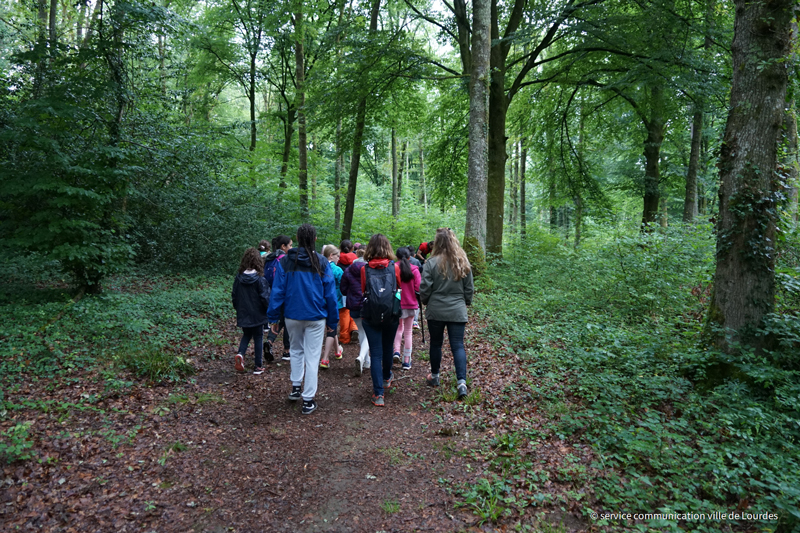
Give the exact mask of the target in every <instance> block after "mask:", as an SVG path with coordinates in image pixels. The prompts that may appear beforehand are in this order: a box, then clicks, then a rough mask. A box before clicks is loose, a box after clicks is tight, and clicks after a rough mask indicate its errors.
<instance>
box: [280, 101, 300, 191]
mask: <svg viewBox="0 0 800 533" xmlns="http://www.w3.org/2000/svg"><path fill="white" fill-rule="evenodd" d="M295 116H296V111H295V107H294V104H290V105H289V106H288V108H287V109H286V121H285V122H284V123H283V159H282V162H281V181H280V187H281V188H282V189H285V188H286V173H287V172H288V171H289V156H290V155H291V154H292V137H293V136H294V121H295Z"/></svg>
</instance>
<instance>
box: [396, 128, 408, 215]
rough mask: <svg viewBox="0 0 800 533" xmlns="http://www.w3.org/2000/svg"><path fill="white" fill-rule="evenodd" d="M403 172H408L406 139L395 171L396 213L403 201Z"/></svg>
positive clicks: (398, 211) (398, 212)
mask: <svg viewBox="0 0 800 533" xmlns="http://www.w3.org/2000/svg"><path fill="white" fill-rule="evenodd" d="M403 174H406V175H407V174H408V141H403V147H402V148H401V149H400V170H398V172H397V214H398V215H399V214H400V206H401V205H402V202H403Z"/></svg>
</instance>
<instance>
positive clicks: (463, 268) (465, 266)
mask: <svg viewBox="0 0 800 533" xmlns="http://www.w3.org/2000/svg"><path fill="white" fill-rule="evenodd" d="M436 256H441V259H440V260H439V272H441V274H442V276H444V277H446V278H452V279H454V280H455V281H458V280H460V279H463V278H465V277H467V275H468V274H469V273H470V271H471V270H472V266H471V265H470V264H469V259H467V254H466V253H465V252H464V250H463V249H462V248H461V245H460V244H459V243H458V239H457V238H456V234H455V233H453V230H451V229H450V228H439V229H437V230H436V238H435V239H434V240H433V252H431V257H432V258H433V257H436Z"/></svg>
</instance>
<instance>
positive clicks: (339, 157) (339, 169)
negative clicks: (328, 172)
mask: <svg viewBox="0 0 800 533" xmlns="http://www.w3.org/2000/svg"><path fill="white" fill-rule="evenodd" d="M343 172H344V154H343V153H342V119H341V118H340V119H339V120H338V121H336V165H335V167H334V169H333V230H334V231H339V227H340V225H341V223H342V213H341V211H342V192H341V188H342V173H343Z"/></svg>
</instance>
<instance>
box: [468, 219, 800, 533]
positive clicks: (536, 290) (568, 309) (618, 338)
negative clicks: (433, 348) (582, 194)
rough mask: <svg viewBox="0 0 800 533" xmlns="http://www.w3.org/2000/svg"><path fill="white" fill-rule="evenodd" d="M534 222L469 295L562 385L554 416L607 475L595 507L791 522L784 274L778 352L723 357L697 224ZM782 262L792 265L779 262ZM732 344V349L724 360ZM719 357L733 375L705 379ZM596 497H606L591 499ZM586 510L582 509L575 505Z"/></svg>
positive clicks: (542, 394) (794, 497)
mask: <svg viewBox="0 0 800 533" xmlns="http://www.w3.org/2000/svg"><path fill="white" fill-rule="evenodd" d="M531 233H533V235H532V236H531V237H530V238H529V239H528V240H527V241H524V242H521V243H516V244H515V245H514V247H513V249H512V250H508V251H507V253H506V258H505V260H504V261H500V262H497V263H495V264H494V265H493V266H492V268H491V269H490V274H489V275H490V276H491V278H492V280H493V287H492V290H491V291H484V292H482V293H481V294H479V295H478V296H477V298H476V306H477V308H478V310H479V312H481V313H482V314H483V315H485V317H486V320H487V324H488V327H487V332H488V333H489V334H490V335H491V334H494V335H496V338H497V340H498V341H500V340H502V341H503V342H504V343H507V344H508V347H509V349H510V350H513V351H515V352H516V353H518V354H519V355H520V356H521V357H522V358H523V360H524V365H525V367H526V368H527V369H528V370H529V371H530V372H531V373H532V374H534V375H536V376H538V377H539V378H541V383H542V385H537V386H534V385H526V386H524V388H527V389H528V390H527V391H526V392H525V395H526V396H527V395H530V396H532V397H533V398H535V399H536V400H538V401H539V402H541V404H542V405H549V404H551V403H553V402H556V403H557V402H560V401H562V400H563V398H564V395H565V393H568V394H569V395H570V397H571V398H572V399H573V400H572V404H573V405H572V406H571V408H570V409H568V410H564V411H563V412H561V413H560V414H558V415H555V416H556V417H557V418H556V420H557V424H556V427H555V431H556V432H557V434H558V435H560V436H562V437H564V438H572V439H579V440H581V441H584V442H588V443H589V444H591V445H592V446H593V448H594V450H595V453H596V457H597V458H598V460H597V462H596V464H594V465H593V466H594V467H595V468H597V469H598V470H599V471H600V472H601V473H602V475H600V476H598V477H597V478H596V479H595V480H594V483H593V488H594V491H595V494H596V496H597V498H598V499H599V502H600V504H601V505H602V507H603V510H604V511H606V512H630V513H635V512H649V513H657V512H663V513H669V512H677V513H687V512H693V513H706V514H708V513H711V512H714V511H720V512H731V511H735V510H738V511H745V512H749V513H777V514H778V515H779V516H780V518H779V520H778V521H769V520H765V521H756V522H741V523H738V524H734V523H732V524H730V525H733V526H734V529H738V528H741V527H745V528H747V527H757V528H758V529H759V530H761V531H791V530H793V529H794V528H797V527H800V505H798V503H799V502H800V459H799V458H798V454H797V452H796V448H797V445H798V441H800V405H798V404H799V403H800V402H798V400H797V398H798V397H800V374H798V372H797V371H796V366H792V365H788V364H786V362H787V361H789V360H795V361H796V355H792V354H796V349H797V346H798V344H797V339H798V331H800V323H798V320H797V308H796V307H794V308H793V307H791V306H787V305H786V302H791V301H796V300H792V298H793V296H792V294H791V291H793V290H794V288H793V287H792V286H791V285H792V284H793V283H794V281H793V280H794V278H792V281H789V280H784V281H783V284H784V289H782V290H783V291H784V292H785V293H786V294H785V295H784V296H783V299H782V304H781V306H780V307H779V309H778V311H777V313H776V315H775V316H774V318H773V319H772V320H771V321H770V322H769V325H768V327H770V328H772V330H773V332H774V333H779V335H780V337H781V339H782V341H783V344H782V347H780V348H778V349H777V350H776V351H774V352H768V353H766V354H760V355H755V354H753V353H751V352H747V351H746V350H743V351H741V353H739V354H738V355H735V356H726V355H723V354H718V353H714V352H713V351H711V350H708V349H705V348H704V347H703V346H702V345H701V344H700V342H699V341H700V335H699V333H700V330H701V328H702V325H703V318H704V315H703V313H704V311H705V307H706V304H707V300H708V297H709V291H708V287H709V284H710V279H711V275H712V274H713V257H714V241H713V237H712V234H711V231H710V228H709V227H708V226H696V227H683V226H681V227H677V228H670V229H666V230H659V231H654V232H652V233H649V234H637V235H617V236H608V237H606V238H605V239H604V240H596V241H593V242H587V243H584V245H583V248H582V249H581V250H580V252H577V253H576V252H575V251H573V250H571V249H566V248H563V247H561V246H560V245H558V243H557V242H554V241H553V239H552V238H550V237H549V236H548V235H542V234H537V233H536V231H535V230H534V231H533V232H531ZM790 277H791V276H790ZM726 358H727V359H726ZM719 360H727V361H728V362H730V363H731V364H733V365H734V366H735V367H736V368H737V370H738V374H737V379H730V380H728V381H726V382H724V383H723V384H721V385H719V386H715V387H708V386H707V387H705V388H704V387H701V386H699V385H698V384H702V383H705V377H706V374H707V371H708V370H709V368H710V365H711V364H712V362H714V361H719ZM594 510H595V511H598V512H602V511H601V510H600V509H594ZM586 512H587V514H589V509H587V510H586ZM603 524H606V525H610V526H612V527H615V528H624V527H629V528H631V529H637V530H642V531H644V530H647V529H648V528H654V529H658V530H674V531H680V530H691V531H719V530H720V529H721V528H723V527H727V524H725V523H722V522H719V521H717V522H714V521H706V522H702V521H701V522H691V521H688V522H684V521H681V522H675V521H672V522H670V521H663V520H656V519H653V520H650V521H649V522H648V521H645V522H643V523H641V524H639V525H637V526H634V524H633V523H630V524H624V523H620V522H614V523H612V522H603V521H600V522H598V525H603Z"/></svg>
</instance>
